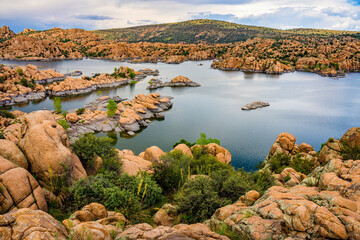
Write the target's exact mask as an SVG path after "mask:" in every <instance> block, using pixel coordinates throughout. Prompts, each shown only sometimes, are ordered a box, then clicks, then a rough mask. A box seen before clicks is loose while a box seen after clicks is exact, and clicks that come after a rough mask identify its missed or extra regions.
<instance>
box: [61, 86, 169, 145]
mask: <svg viewBox="0 0 360 240" xmlns="http://www.w3.org/2000/svg"><path fill="white" fill-rule="evenodd" d="M170 99H172V97H161V96H160V94H158V93H151V94H148V95H144V94H139V95H137V96H135V97H134V99H132V100H130V101H125V99H121V98H119V97H114V98H110V97H108V96H104V97H100V98H98V99H96V100H95V101H94V102H91V103H89V104H87V105H86V106H85V107H84V108H82V109H80V110H79V109H72V110H69V111H68V114H67V115H66V117H65V119H64V120H66V121H67V122H68V125H69V129H68V130H67V133H68V135H69V136H70V137H73V138H77V137H78V136H80V135H82V134H86V133H94V132H110V131H115V132H118V133H120V132H126V133H127V134H128V135H134V134H135V133H134V132H136V131H139V130H140V129H141V128H142V127H147V125H148V123H150V122H151V121H150V120H149V119H164V115H163V114H162V113H161V112H163V111H165V110H167V109H170V108H171V107H172V103H171V101H170ZM110 100H113V101H114V102H118V103H116V104H117V105H116V111H115V114H114V116H109V114H108V109H107V108H108V107H107V106H108V104H109V101H110ZM55 117H56V118H57V119H58V120H60V119H61V118H63V116H62V115H60V114H59V115H57V116H55Z"/></svg>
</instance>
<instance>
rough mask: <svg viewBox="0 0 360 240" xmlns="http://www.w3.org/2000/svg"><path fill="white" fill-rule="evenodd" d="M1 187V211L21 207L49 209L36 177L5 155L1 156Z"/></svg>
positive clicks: (5, 211)
mask: <svg viewBox="0 0 360 240" xmlns="http://www.w3.org/2000/svg"><path fill="white" fill-rule="evenodd" d="M0 189H1V194H0V213H7V212H9V211H11V210H13V209H19V208H30V209H34V210H37V209H40V210H43V211H47V204H46V201H45V198H44V194H43V192H42V190H41V187H40V186H39V184H38V182H37V181H36V180H35V178H34V177H33V176H32V175H31V174H30V173H29V172H28V171H27V170H26V169H24V168H21V167H18V166H17V165H15V164H14V163H12V162H10V161H8V160H6V159H5V158H3V157H0Z"/></svg>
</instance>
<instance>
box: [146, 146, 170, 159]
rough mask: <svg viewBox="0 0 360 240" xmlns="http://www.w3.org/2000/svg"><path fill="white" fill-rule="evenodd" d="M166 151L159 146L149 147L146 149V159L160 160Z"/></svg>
mask: <svg viewBox="0 0 360 240" xmlns="http://www.w3.org/2000/svg"><path fill="white" fill-rule="evenodd" d="M164 155H165V152H164V151H163V150H161V149H160V148H159V147H157V146H152V147H149V148H147V149H146V150H145V154H144V159H145V160H147V161H150V162H157V161H160V158H161V156H164Z"/></svg>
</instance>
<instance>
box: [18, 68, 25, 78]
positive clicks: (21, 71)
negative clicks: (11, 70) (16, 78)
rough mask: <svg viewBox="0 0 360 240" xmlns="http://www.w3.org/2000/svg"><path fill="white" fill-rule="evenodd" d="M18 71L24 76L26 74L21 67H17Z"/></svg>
mask: <svg viewBox="0 0 360 240" xmlns="http://www.w3.org/2000/svg"><path fill="white" fill-rule="evenodd" d="M16 72H17V73H18V74H19V75H20V76H23V75H24V71H23V70H22V68H21V67H18V68H17V69H16Z"/></svg>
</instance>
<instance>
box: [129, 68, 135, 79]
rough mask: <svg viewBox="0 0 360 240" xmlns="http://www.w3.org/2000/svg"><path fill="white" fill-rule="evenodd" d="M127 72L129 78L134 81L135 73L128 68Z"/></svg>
mask: <svg viewBox="0 0 360 240" xmlns="http://www.w3.org/2000/svg"><path fill="white" fill-rule="evenodd" d="M128 71H129V77H130V78H131V79H134V78H135V73H134V71H133V70H131V69H130V68H128Z"/></svg>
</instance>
